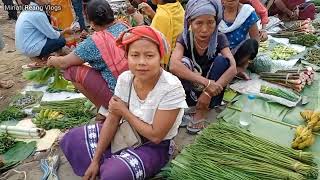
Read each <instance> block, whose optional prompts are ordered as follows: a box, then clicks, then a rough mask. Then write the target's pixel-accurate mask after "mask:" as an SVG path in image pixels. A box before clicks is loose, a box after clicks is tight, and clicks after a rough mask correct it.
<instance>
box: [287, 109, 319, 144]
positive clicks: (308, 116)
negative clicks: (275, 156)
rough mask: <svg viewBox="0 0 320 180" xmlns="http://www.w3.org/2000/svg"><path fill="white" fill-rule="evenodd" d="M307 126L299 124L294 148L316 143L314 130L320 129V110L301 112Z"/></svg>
mask: <svg viewBox="0 0 320 180" xmlns="http://www.w3.org/2000/svg"><path fill="white" fill-rule="evenodd" d="M300 115H301V116H302V118H303V120H304V121H305V122H306V123H307V126H306V127H305V126H298V127H297V129H296V132H295V136H294V139H293V142H292V148H294V149H304V148H307V147H310V146H311V145H312V144H314V141H315V136H314V135H313V134H312V131H319V130H320V112H316V111H311V110H305V111H303V112H300Z"/></svg>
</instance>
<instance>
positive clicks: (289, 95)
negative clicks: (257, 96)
mask: <svg viewBox="0 0 320 180" xmlns="http://www.w3.org/2000/svg"><path fill="white" fill-rule="evenodd" d="M260 93H263V94H268V95H273V96H276V97H280V98H283V99H286V100H289V101H291V102H297V101H298V100H299V99H300V95H299V94H297V93H295V92H293V91H290V90H288V89H284V88H275V87H269V86H265V85H261V89H260Z"/></svg>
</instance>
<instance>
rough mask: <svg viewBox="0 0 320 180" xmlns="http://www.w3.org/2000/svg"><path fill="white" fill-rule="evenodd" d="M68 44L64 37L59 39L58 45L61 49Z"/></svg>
mask: <svg viewBox="0 0 320 180" xmlns="http://www.w3.org/2000/svg"><path fill="white" fill-rule="evenodd" d="M66 44H67V41H66V39H65V38H64V37H62V36H60V37H59V39H58V45H59V47H61V48H62V47H64V46H65V45H66Z"/></svg>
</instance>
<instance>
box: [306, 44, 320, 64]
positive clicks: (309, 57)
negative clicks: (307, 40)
mask: <svg viewBox="0 0 320 180" xmlns="http://www.w3.org/2000/svg"><path fill="white" fill-rule="evenodd" d="M305 60H306V61H308V62H309V63H312V64H314V65H320V49H318V48H312V49H308V52H307V54H306V55H305Z"/></svg>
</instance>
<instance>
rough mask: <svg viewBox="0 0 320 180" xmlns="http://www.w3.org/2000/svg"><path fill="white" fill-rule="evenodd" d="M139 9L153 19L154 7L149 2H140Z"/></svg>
mask: <svg viewBox="0 0 320 180" xmlns="http://www.w3.org/2000/svg"><path fill="white" fill-rule="evenodd" d="M138 9H141V11H142V13H143V14H144V15H147V16H148V17H150V18H151V19H153V17H154V15H155V12H154V11H153V9H152V8H151V7H150V6H149V4H147V3H145V2H143V3H141V4H139V7H138Z"/></svg>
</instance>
